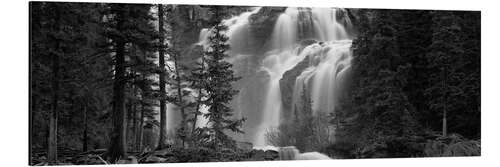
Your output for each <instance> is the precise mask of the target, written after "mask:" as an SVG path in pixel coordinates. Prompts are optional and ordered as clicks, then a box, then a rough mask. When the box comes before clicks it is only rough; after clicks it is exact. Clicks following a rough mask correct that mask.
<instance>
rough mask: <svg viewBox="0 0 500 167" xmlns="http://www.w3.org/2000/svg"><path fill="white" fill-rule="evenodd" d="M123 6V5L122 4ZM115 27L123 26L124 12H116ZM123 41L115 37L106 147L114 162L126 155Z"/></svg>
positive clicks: (110, 158) (119, 28) (109, 156)
mask: <svg viewBox="0 0 500 167" xmlns="http://www.w3.org/2000/svg"><path fill="white" fill-rule="evenodd" d="M122 7H123V6H122ZM116 17H117V28H118V30H119V31H120V32H123V31H121V29H122V26H123V22H124V19H126V18H123V17H124V13H123V11H122V10H121V11H119V12H118V13H117V16H116ZM124 91H125V41H124V39H122V38H116V56H115V79H114V83H113V113H112V115H113V116H112V117H113V131H112V133H111V145H110V147H109V149H108V154H107V156H108V158H109V160H110V161H111V162H116V161H117V160H119V159H120V158H124V157H126V147H125V146H126V136H125V133H126V115H125V92H124Z"/></svg>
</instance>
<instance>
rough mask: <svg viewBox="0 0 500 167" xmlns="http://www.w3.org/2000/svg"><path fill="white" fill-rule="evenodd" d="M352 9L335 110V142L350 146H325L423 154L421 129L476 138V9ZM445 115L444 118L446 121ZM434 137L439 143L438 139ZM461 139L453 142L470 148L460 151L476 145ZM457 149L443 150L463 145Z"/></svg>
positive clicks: (359, 153) (360, 153)
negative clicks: (345, 81) (343, 82)
mask: <svg viewBox="0 0 500 167" xmlns="http://www.w3.org/2000/svg"><path fill="white" fill-rule="evenodd" d="M357 12H358V14H359V15H360V16H359V17H358V22H359V24H358V31H359V34H358V37H357V38H356V39H355V40H354V41H353V47H352V48H353V57H354V58H353V60H352V73H353V74H352V84H351V87H350V88H349V93H348V94H347V96H346V97H341V100H340V101H341V104H340V106H339V107H338V108H337V109H336V113H338V114H339V116H341V117H340V122H341V123H340V125H339V128H338V129H337V130H336V133H337V135H336V139H337V143H349V145H351V146H353V147H348V148H347V150H346V149H345V148H341V147H340V146H338V145H336V144H334V145H331V146H330V151H332V152H336V151H340V152H343V154H345V155H347V156H346V157H414V156H424V155H426V154H425V153H424V152H425V151H424V149H423V148H424V147H423V146H422V145H424V143H425V141H422V139H423V138H426V137H425V136H426V135H425V133H427V131H430V132H432V133H436V132H441V131H442V130H443V126H444V127H445V129H448V130H449V131H450V133H458V134H462V135H466V138H472V139H477V138H478V137H479V135H480V130H479V128H480V125H479V124H480V119H479V115H480V110H479V109H480V108H479V105H480V102H479V100H478V99H479V85H480V84H479V83H480V79H479V74H480V73H479V70H480V68H479V62H480V61H479V56H480V52H479V49H478V47H479V46H480V45H479V43H478V40H479V38H480V36H479V35H478V34H479V24H478V22H477V20H476V19H478V17H479V16H478V14H477V13H475V12H449V11H406V10H404V11H398V10H369V9H362V10H359V11H357ZM465 23H469V24H467V25H466V24H465ZM429 30H432V31H429ZM465 41H470V42H465ZM464 43H467V44H468V46H469V47H464V46H463V45H464ZM465 53H467V55H465ZM444 111H447V113H448V114H447V115H446V116H444V115H443V113H444ZM443 117H444V118H446V120H447V122H448V123H447V125H446V124H445V125H443V122H442V120H443ZM465 118H469V119H465ZM337 121H338V120H337ZM337 121H333V122H337ZM458 127H460V128H458ZM429 140H430V141H433V140H434V139H429ZM464 140H466V139H464ZM434 144H435V145H434V146H436V147H440V148H444V145H442V146H441V144H440V143H439V142H438V143H434ZM465 145H467V146H454V148H455V149H458V150H460V149H462V150H463V149H464V148H468V149H470V150H469V151H463V152H467V153H471V154H467V155H472V152H475V151H473V150H474V149H471V148H473V147H468V146H469V145H473V144H465ZM474 148H478V147H474ZM431 150H432V149H431ZM458 150H455V151H449V152H450V154H447V155H452V154H451V152H461V151H458ZM476 151H477V150H476ZM430 154H431V153H429V154H427V155H430ZM439 154H440V155H444V153H442V152H441V153H439ZM462 155H466V154H462Z"/></svg>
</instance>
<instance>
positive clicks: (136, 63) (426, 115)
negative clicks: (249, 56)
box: [30, 2, 481, 165]
mask: <svg viewBox="0 0 500 167" xmlns="http://www.w3.org/2000/svg"><path fill="white" fill-rule="evenodd" d="M193 10H207V11H206V12H207V13H209V15H207V16H204V17H205V18H204V19H202V21H192V20H190V18H192V17H198V16H192V12H190V11H193ZM243 10H244V7H229V6H203V7H201V6H199V5H191V6H182V5H179V6H177V5H156V4H155V5H150V4H110V3H48V2H32V3H30V165H45V164H52V165H55V164H104V163H157V162H206V161H247V160H275V159H277V153H276V152H275V151H261V150H252V149H251V148H246V149H243V148H242V147H240V146H239V144H240V143H238V142H236V141H234V140H233V139H232V138H231V137H230V136H229V135H227V132H228V131H233V132H237V133H241V132H242V131H241V129H240V128H241V126H242V124H244V119H243V118H241V119H233V117H232V113H233V111H232V109H231V108H230V107H229V105H228V103H229V102H230V101H231V99H232V98H233V96H234V95H235V94H237V93H238V91H237V90H234V89H233V88H232V86H231V83H233V82H235V81H237V80H238V79H239V77H237V76H234V72H233V70H232V65H231V64H230V63H228V62H226V61H225V60H224V58H225V57H226V56H227V54H226V53H225V51H226V50H228V49H229V48H230V46H229V45H228V44H227V42H226V41H227V40H228V37H227V36H225V35H224V33H222V32H223V31H225V30H226V29H227V27H225V26H224V25H223V24H220V22H221V20H222V19H224V18H228V17H230V16H231V15H234V14H235V13H236V14H237V13H239V12H241V11H243ZM347 11H349V15H350V16H351V17H352V20H353V23H354V27H355V29H356V34H357V35H356V36H357V37H356V38H355V39H354V41H353V47H352V51H353V60H352V75H351V76H352V78H351V79H350V81H349V82H350V84H349V85H350V86H349V87H348V90H347V91H346V93H345V94H344V95H342V99H341V102H340V106H339V107H337V108H336V109H335V114H336V115H335V116H332V117H328V118H332V119H331V120H330V121H329V123H330V124H331V125H334V126H335V127H336V133H335V135H336V136H335V137H336V141H335V143H333V144H328V145H321V146H317V147H316V146H312V144H311V143H308V141H309V140H308V139H309V138H307V137H308V136H310V135H312V134H309V133H307V134H306V132H307V131H303V130H304V129H311V126H313V124H311V123H310V122H307V121H304V122H297V123H296V124H294V125H293V126H292V127H290V128H292V129H293V130H291V131H290V132H289V133H290V134H288V135H289V136H292V137H295V138H297V139H299V140H300V141H303V142H302V143H300V144H301V146H298V147H311V148H313V147H314V148H316V149H317V150H316V151H320V152H322V153H325V154H327V155H329V156H330V157H335V158H377V157H429V156H433V157H434V156H478V155H480V138H481V119H480V117H481V108H480V103H481V99H480V90H481V89H480V86H481V82H480V77H481V73H480V72H481V71H480V55H481V39H480V36H481V32H480V29H481V25H480V22H481V15H480V12H465V11H429V10H419V11H417V10H375V9H347ZM186 20H188V21H186ZM193 25H197V26H198V27H214V28H213V29H212V31H213V33H214V34H216V35H213V36H211V37H210V47H211V48H214V49H209V50H206V51H201V52H199V53H195V54H198V57H195V58H193V57H190V55H188V54H186V52H184V50H183V49H185V48H186V45H190V44H189V43H188V42H187V41H185V40H184V38H185V35H186V34H185V33H184V34H183V33H182V32H180V30H182V29H190V28H192V26H193ZM195 32H199V30H198V31H195ZM188 35H189V34H188ZM197 35H198V34H196V35H194V36H195V38H197ZM193 52H195V51H193ZM209 78H210V79H209ZM189 97H194V99H190V98H189ZM304 98H305V99H306V98H307V97H304ZM306 101H307V99H306ZM166 103H171V104H174V105H175V106H176V107H178V109H179V112H181V116H182V118H181V119H182V120H181V124H180V126H178V127H173V128H172V129H176V133H175V134H176V136H168V135H167V133H168V132H167V130H166V129H165V128H166V125H167V123H166V119H165V117H166V110H167V108H166V107H167V105H166ZM202 105H204V106H209V109H208V113H201V112H200V108H201V106H202ZM156 108H159V110H157V109H156ZM303 110H305V111H303V112H307V110H311V109H310V106H309V107H307V105H305V106H304V108H303ZM309 112H310V111H309ZM198 117H205V118H207V119H208V120H209V123H210V124H211V126H207V127H197V126H196V125H197V123H196V121H197V120H198V119H197V118H198ZM158 118H161V119H158ZM325 118H326V117H325Z"/></svg>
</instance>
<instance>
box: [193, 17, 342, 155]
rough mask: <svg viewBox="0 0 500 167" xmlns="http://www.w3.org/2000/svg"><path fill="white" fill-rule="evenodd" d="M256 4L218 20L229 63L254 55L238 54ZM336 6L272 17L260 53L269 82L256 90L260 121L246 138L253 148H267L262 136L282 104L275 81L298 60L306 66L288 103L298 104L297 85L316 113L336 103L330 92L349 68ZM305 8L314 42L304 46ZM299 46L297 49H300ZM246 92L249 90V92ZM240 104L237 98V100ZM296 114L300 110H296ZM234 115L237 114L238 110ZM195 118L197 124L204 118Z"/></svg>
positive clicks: (204, 41) (203, 41)
mask: <svg viewBox="0 0 500 167" xmlns="http://www.w3.org/2000/svg"><path fill="white" fill-rule="evenodd" d="M259 10H260V8H254V9H253V10H252V11H248V12H244V13H242V14H240V15H238V16H234V17H232V18H230V19H227V20H224V21H223V24H225V25H226V26H228V30H227V32H226V34H227V35H228V36H229V44H230V46H231V50H230V51H229V55H230V57H229V58H228V59H227V60H228V61H229V62H232V63H233V64H234V63H237V62H239V61H243V60H244V58H245V57H248V56H256V55H246V54H243V53H242V52H243V50H244V49H245V48H246V47H247V46H248V41H249V37H250V36H251V35H252V34H250V33H249V20H248V19H249V17H250V16H251V15H252V14H255V13H257V12H259ZM339 10H341V9H336V8H313V9H310V10H304V9H301V10H299V9H297V8H287V9H286V11H285V12H284V13H282V14H280V16H279V17H278V19H277V20H276V23H275V26H274V29H273V32H272V34H271V38H270V39H269V40H270V46H271V47H270V49H269V51H267V52H266V54H265V55H264V56H265V58H264V59H263V61H262V65H261V68H262V70H264V71H265V72H267V73H268V76H269V80H268V81H267V84H266V85H263V86H262V88H263V89H266V90H267V91H266V94H265V95H264V96H263V97H262V98H263V99H264V103H263V106H262V112H261V113H262V114H261V116H260V118H261V120H260V124H259V125H257V132H256V133H255V134H247V135H252V136H253V137H251V139H252V141H250V142H252V143H253V144H254V146H255V147H256V148H265V147H269V144H268V143H266V140H265V134H266V133H267V131H268V130H269V129H270V128H276V127H277V126H278V125H280V122H281V113H282V110H283V104H282V99H281V90H280V85H279V81H280V79H281V78H282V77H283V74H284V73H285V72H286V71H288V70H290V69H292V68H294V67H295V66H296V65H297V64H298V63H299V62H301V61H303V60H304V58H306V57H308V56H309V59H310V64H309V67H308V68H307V69H305V70H304V71H303V72H302V73H301V74H300V76H298V77H297V78H296V82H295V86H294V91H293V97H292V101H293V104H292V107H293V106H300V105H301V99H300V97H301V95H302V93H303V92H304V90H303V88H306V89H307V91H306V92H307V93H310V94H309V95H310V96H311V100H312V101H313V104H312V107H313V111H314V113H316V112H333V111H334V109H335V105H336V94H337V92H338V90H337V89H338V86H339V85H338V83H339V79H338V78H342V77H341V75H342V74H343V73H345V71H347V70H348V69H349V67H350V61H351V53H350V46H351V40H350V39H348V38H349V35H347V33H346V31H345V28H344V26H343V25H342V24H341V23H339V21H338V20H339V18H337V12H338V11H339ZM301 12H309V15H308V16H310V18H306V19H310V20H311V24H312V25H310V27H312V30H310V31H313V32H312V34H313V35H314V36H313V38H314V39H315V40H317V41H321V42H320V43H313V44H310V45H309V46H300V45H299V41H300V40H302V39H298V37H299V32H298V27H299V22H300V21H301V20H300V19H304V18H299V14H300V13H301ZM340 20H343V21H344V22H346V23H350V21H349V18H340ZM208 36H210V32H209V29H203V30H202V31H201V32H200V40H199V42H198V43H197V44H198V45H202V46H204V48H205V49H207V47H208ZM301 48H303V49H301ZM250 91H251V90H250ZM239 103H241V101H240V102H239ZM299 112H300V111H299ZM238 115H239V116H240V115H241V113H239V114H238ZM203 119H204V118H200V120H199V122H206V120H203Z"/></svg>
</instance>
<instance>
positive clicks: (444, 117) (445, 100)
mask: <svg viewBox="0 0 500 167" xmlns="http://www.w3.org/2000/svg"><path fill="white" fill-rule="evenodd" d="M447 78H448V74H447V71H446V66H445V67H444V80H443V82H444V84H443V87H444V89H443V94H444V95H443V100H444V103H443V137H446V136H447V135H448V133H447V125H446V114H447V113H446V103H447V98H446V95H447V94H446V90H447V86H448V85H446V84H447V83H446V80H447Z"/></svg>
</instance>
